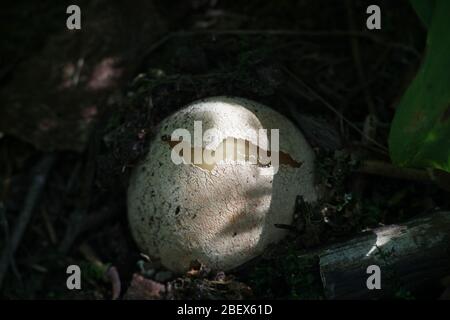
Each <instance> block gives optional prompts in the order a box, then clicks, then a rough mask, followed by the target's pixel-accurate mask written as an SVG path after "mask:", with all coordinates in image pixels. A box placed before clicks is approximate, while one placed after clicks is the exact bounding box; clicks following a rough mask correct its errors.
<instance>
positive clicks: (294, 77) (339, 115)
mask: <svg viewBox="0 0 450 320" xmlns="http://www.w3.org/2000/svg"><path fill="white" fill-rule="evenodd" d="M283 69H284V71H285V72H286V73H287V74H288V75H289V76H290V77H291V78H292V79H293V80H294V81H295V82H296V83H297V84H299V85H301V86H302V87H303V88H305V89H306V90H308V91H309V92H310V93H311V95H313V96H314V97H315V98H316V99H317V100H318V101H320V102H321V103H322V104H323V105H324V106H326V107H327V108H328V109H330V110H331V111H332V112H333V113H335V114H336V115H337V116H338V117H339V118H340V119H341V120H342V121H343V122H345V123H347V125H348V126H349V127H350V128H352V129H353V130H355V131H356V132H358V133H359V134H360V135H361V136H364V137H366V138H367V140H368V141H370V142H372V143H373V144H374V145H376V146H377V147H378V148H380V149H381V150H382V151H383V153H385V154H387V152H388V149H387V148H386V147H385V146H383V145H382V144H381V143H379V142H378V141H376V140H374V139H372V138H371V137H368V136H367V135H366V134H365V133H364V132H363V131H362V130H361V129H360V128H358V127H357V126H356V125H355V124H353V122H351V121H350V120H349V119H347V118H346V117H345V116H344V115H343V114H342V113H341V112H339V110H337V109H336V108H335V107H333V106H332V105H331V104H330V103H329V102H328V101H327V100H325V99H324V98H323V97H322V96H321V95H319V94H318V93H317V92H316V91H315V90H313V89H312V88H311V87H310V86H308V85H307V84H306V83H305V82H304V81H303V80H301V79H300V78H299V77H298V76H296V75H295V74H294V73H292V72H291V71H289V70H288V69H287V68H283Z"/></svg>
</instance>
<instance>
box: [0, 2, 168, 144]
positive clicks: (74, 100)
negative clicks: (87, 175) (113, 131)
mask: <svg viewBox="0 0 450 320" xmlns="http://www.w3.org/2000/svg"><path fill="white" fill-rule="evenodd" d="M80 8H81V29H80V30H68V29H67V28H66V24H65V16H64V12H65V8H61V15H62V16H61V17H62V19H61V28H60V31H59V32H57V33H56V34H53V35H51V36H49V38H48V39H46V44H45V46H44V47H43V48H42V50H40V51H37V52H32V53H30V54H29V58H28V59H26V60H24V61H23V62H21V63H20V64H18V65H17V67H15V68H14V70H13V71H12V72H11V74H12V78H11V80H10V81H9V82H8V83H7V84H6V85H5V86H4V88H3V89H2V90H1V91H0V102H1V104H2V108H1V111H0V131H3V132H5V133H7V134H11V135H14V136H16V137H19V138H20V139H22V140H25V141H27V142H30V143H31V144H33V145H34V146H35V147H36V148H38V149H41V150H44V151H54V150H74V151H83V150H84V148H85V146H86V141H87V138H88V136H89V131H90V128H91V127H92V124H93V122H94V121H93V120H95V119H96V118H97V117H98V116H99V115H100V114H101V113H102V111H103V110H105V108H106V107H108V105H113V102H114V97H117V96H119V95H118V92H120V90H122V89H123V87H124V85H125V84H126V83H127V82H128V81H129V80H130V79H131V78H132V77H133V76H134V75H135V73H136V71H137V69H138V68H139V66H140V63H141V61H142V60H143V55H144V53H145V52H146V49H147V47H148V46H150V45H151V44H153V43H154V42H155V41H156V40H157V39H159V38H160V37H161V35H162V34H164V33H165V32H166V30H167V28H166V23H165V21H163V20H162V18H161V17H160V15H159V14H158V12H157V10H156V7H155V5H154V4H153V2H152V1H147V0H139V1H133V2H132V3H130V2H129V1H123V0H121V1H114V2H111V1H105V0H96V1H89V2H82V3H81V4H80ZM67 17H68V16H67ZM116 100H117V99H116Z"/></svg>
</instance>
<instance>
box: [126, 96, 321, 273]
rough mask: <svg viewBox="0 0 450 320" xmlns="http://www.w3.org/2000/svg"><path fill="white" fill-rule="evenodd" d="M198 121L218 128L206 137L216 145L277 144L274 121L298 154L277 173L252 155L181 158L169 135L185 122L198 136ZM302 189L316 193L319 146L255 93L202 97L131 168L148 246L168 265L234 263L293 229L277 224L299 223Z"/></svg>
mask: <svg viewBox="0 0 450 320" xmlns="http://www.w3.org/2000/svg"><path fill="white" fill-rule="evenodd" d="M194 121H202V130H203V133H205V131H206V130H207V129H211V128H215V131H214V136H213V137H211V136H210V137H207V138H209V139H206V140H205V141H202V142H201V143H202V148H207V149H212V150H214V149H215V148H217V147H218V146H219V145H220V142H222V141H224V140H226V139H228V138H235V139H241V140H245V141H247V142H249V143H250V144H253V145H255V146H257V147H258V148H261V149H263V150H269V149H270V148H269V142H270V135H269V132H270V129H279V150H280V159H281V156H282V155H283V154H284V155H285V156H288V158H291V162H289V161H285V162H283V159H281V160H280V165H279V167H278V171H277V172H276V173H275V171H274V170H273V168H272V167H271V166H269V167H268V166H261V165H258V164H253V163H248V162H245V163H236V162H233V161H231V162H230V161H228V162H227V161H222V162H218V163H216V164H215V165H214V167H213V168H212V169H210V170H208V169H205V168H202V167H201V166H198V165H195V164H191V163H182V164H175V163H174V162H173V161H172V158H171V152H172V149H173V146H171V145H170V144H169V143H167V141H165V137H170V136H171V135H172V133H173V131H174V130H175V129H178V128H184V129H187V130H188V131H189V132H190V133H191V135H192V137H193V136H194V134H193V132H194ZM258 129H267V134H266V135H263V136H260V137H259V139H258V138H257V137H255V135H254V133H255V132H257V131H258ZM193 140H194V139H193ZM292 160H294V161H293V162H292ZM292 163H297V164H299V165H298V166H295V165H292ZM297 196H302V197H303V198H304V200H305V201H307V202H312V201H315V200H316V189H315V187H314V152H313V150H312V149H311V147H310V146H309V145H308V143H307V141H306V140H305V138H304V136H303V134H302V133H301V132H300V131H299V129H298V128H297V127H295V126H294V125H293V124H292V123H291V122H290V121H289V120H288V119H287V118H286V117H284V116H283V115H281V114H280V113H278V112H276V111H274V110H273V109H271V108H269V107H267V106H264V105H262V104H259V103H256V102H254V101H250V100H246V99H242V98H231V97H213V98H208V99H203V100H199V101H195V102H193V103H192V104H190V105H188V106H187V107H185V108H183V109H181V110H179V111H177V112H175V113H174V114H172V115H171V116H169V117H168V118H166V119H165V120H163V121H162V122H161V123H160V125H159V127H158V131H157V133H156V135H155V137H154V138H153V139H152V142H151V144H150V149H149V152H148V154H147V156H146V157H145V159H144V160H143V161H142V162H141V163H140V164H139V165H138V166H137V167H135V168H134V169H133V172H132V174H131V177H130V184H129V187H128V219H129V224H130V228H131V232H132V235H133V237H134V239H135V240H136V242H137V244H138V246H139V247H140V249H141V250H142V252H143V253H145V254H147V255H149V256H150V257H152V258H157V259H160V260H161V263H162V264H163V265H164V266H165V267H166V268H168V269H170V270H172V271H175V272H185V271H187V270H188V268H189V266H190V264H191V262H192V261H198V262H200V263H202V264H205V265H207V266H209V267H211V268H213V269H216V270H225V271H226V270H229V269H233V268H235V267H238V266H240V265H241V264H243V263H245V262H247V261H249V260H250V259H252V258H254V257H256V256H258V255H259V254H261V253H262V252H263V251H264V249H265V248H266V247H267V246H268V245H269V244H271V243H275V242H278V241H279V240H281V239H282V238H283V237H284V236H285V235H286V232H287V231H286V230H284V229H280V228H277V227H275V224H287V225H289V224H291V223H292V220H293V213H294V210H295V204H296V199H297Z"/></svg>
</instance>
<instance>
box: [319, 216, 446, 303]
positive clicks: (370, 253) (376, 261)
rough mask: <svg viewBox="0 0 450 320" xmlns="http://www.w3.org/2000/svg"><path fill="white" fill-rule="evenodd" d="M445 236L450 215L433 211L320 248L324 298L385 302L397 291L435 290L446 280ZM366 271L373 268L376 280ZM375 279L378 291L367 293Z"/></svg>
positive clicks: (369, 271)
mask: <svg viewBox="0 0 450 320" xmlns="http://www.w3.org/2000/svg"><path fill="white" fill-rule="evenodd" d="M449 236H450V212H438V213H433V214H430V215H427V216H424V217H420V218H416V219H414V220H411V221H409V222H406V223H404V224H398V225H390V226H386V227H382V228H378V229H375V230H371V231H370V232H366V233H363V234H362V235H361V236H359V237H357V238H354V239H351V240H349V241H346V242H344V243H340V244H337V245H333V246H331V247H329V248H326V249H324V250H323V251H321V252H320V253H319V265H320V274H321V278H322V283H323V286H324V291H325V296H326V297H327V298H328V299H373V298H391V297H393V296H395V295H398V294H399V292H403V293H405V292H417V291H418V290H420V289H423V288H425V287H427V286H430V285H438V284H439V281H440V280H441V279H442V278H444V277H445V276H448V275H450V239H449ZM369 266H376V267H375V269H377V267H379V270H378V271H379V275H375V273H376V272H377V271H376V270H375V269H374V267H371V268H369ZM374 270H375V271H374ZM376 276H379V279H378V280H379V285H380V288H379V289H378V288H373V283H372V281H375V282H376V279H375V278H374V277H376ZM369 278H370V279H369ZM368 283H369V284H368ZM369 287H371V288H372V289H369Z"/></svg>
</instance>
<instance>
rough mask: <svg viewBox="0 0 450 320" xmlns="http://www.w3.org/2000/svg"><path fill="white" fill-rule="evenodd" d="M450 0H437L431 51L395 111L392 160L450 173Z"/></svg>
mask: <svg viewBox="0 0 450 320" xmlns="http://www.w3.org/2000/svg"><path fill="white" fill-rule="evenodd" d="M449 31H450V1H449V0H436V4H435V13H434V16H433V19H432V22H431V25H430V29H429V32H428V38H427V54H426V56H425V60H424V62H423V64H422V66H421V68H420V70H419V72H418V74H417V75H416V78H415V79H414V81H413V82H412V84H411V85H410V87H409V88H408V90H407V91H406V93H405V95H404V96H403V98H402V100H401V102H400V104H399V106H398V107H397V112H396V114H395V117H394V120H393V122H392V127H391V132H390V136H389V149H390V155H391V158H392V161H393V162H394V163H396V164H398V165H402V166H411V167H431V168H438V169H442V170H445V171H448V172H450V32H449Z"/></svg>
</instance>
